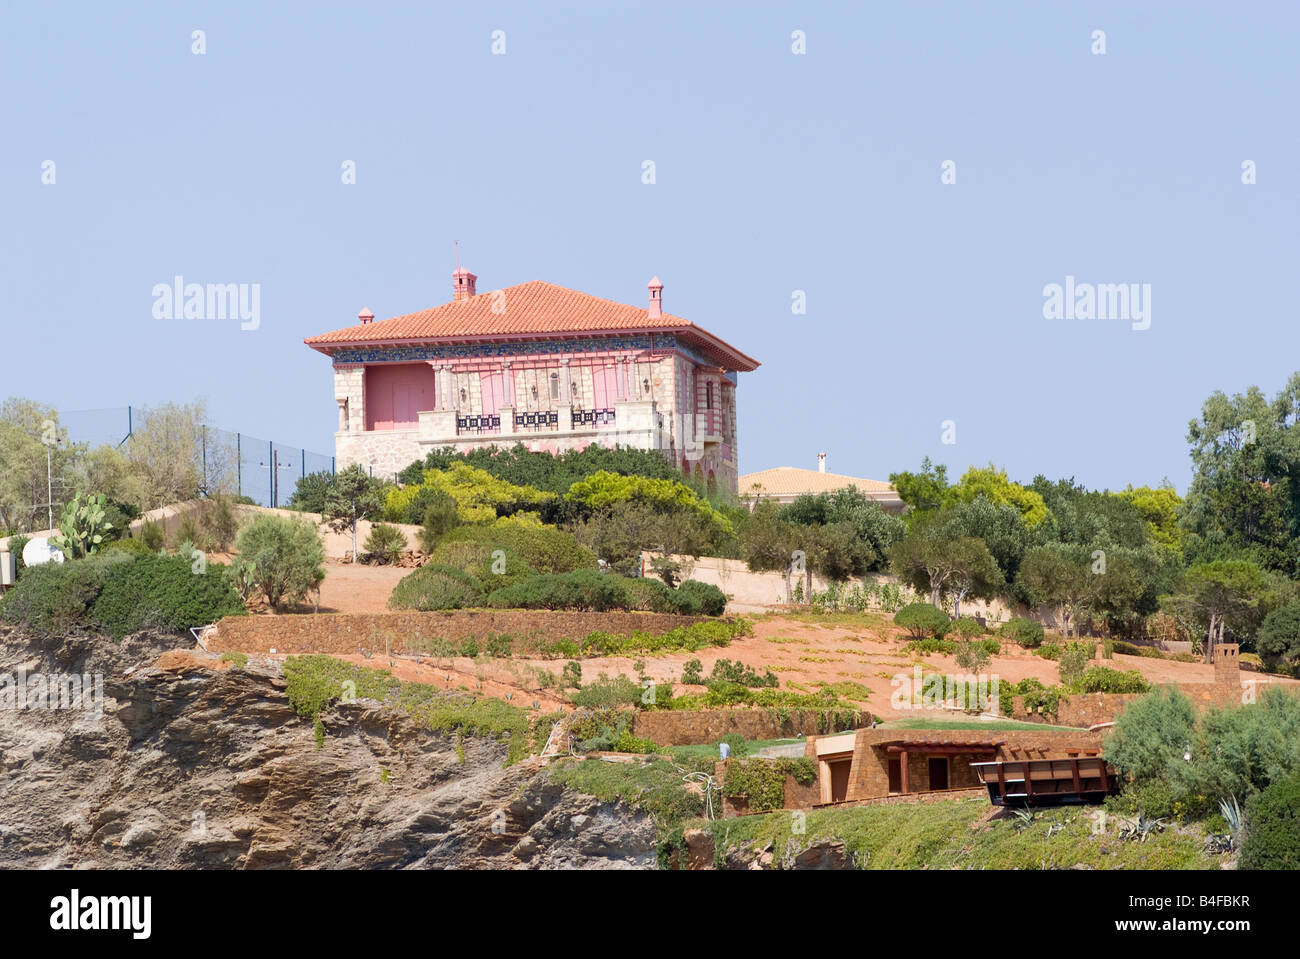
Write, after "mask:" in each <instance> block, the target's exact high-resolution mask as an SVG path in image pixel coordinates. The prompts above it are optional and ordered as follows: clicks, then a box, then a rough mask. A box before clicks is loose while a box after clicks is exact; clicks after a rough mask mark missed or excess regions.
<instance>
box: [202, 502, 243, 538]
mask: <svg viewBox="0 0 1300 959" xmlns="http://www.w3.org/2000/svg"><path fill="white" fill-rule="evenodd" d="M202 526H203V530H204V532H205V533H207V535H208V538H209V539H210V540H211V543H212V547H213V548H214V549H216V550H219V551H221V552H223V553H224V552H225V551H226V550H228V549H230V544H231V543H233V542H234V541H235V536H236V535H237V534H238V533H239V524H238V523H237V522H236V520H235V511H234V509H233V508H231V505H230V499H229V497H226V496H223V495H222V494H220V493H218V494H217V495H216V496H213V497H211V498H210V499H208V500H206V501H205V502H204V504H203V519H202Z"/></svg>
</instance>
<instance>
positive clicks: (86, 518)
mask: <svg viewBox="0 0 1300 959" xmlns="http://www.w3.org/2000/svg"><path fill="white" fill-rule="evenodd" d="M112 528H113V524H112V523H110V522H109V521H108V497H106V496H105V495H104V494H103V493H100V494H99V495H97V496H89V497H87V498H86V501H85V502H84V503H83V502H82V501H81V493H77V495H76V496H74V497H73V498H72V502H71V503H69V504H68V505H67V506H66V507H65V508H64V510H63V516H62V517H60V519H59V532H58V533H56V534H55V535H54V536H52V537H50V542H52V543H53V544H54V545H55V546H57V547H58V548H59V549H60V550H61V551H62V552H63V554H64V555H65V556H67V557H68V559H77V558H79V557H82V556H89V555H90V554H91V553H93V552H95V550H97V549H99V547H100V545H102V544H103V543H104V542H105V541H106V540H107V538H108V531H109V530H111V529H112Z"/></svg>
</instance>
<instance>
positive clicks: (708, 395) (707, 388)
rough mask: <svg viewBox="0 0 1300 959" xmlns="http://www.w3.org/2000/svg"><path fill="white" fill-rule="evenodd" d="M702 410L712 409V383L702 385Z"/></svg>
mask: <svg viewBox="0 0 1300 959" xmlns="http://www.w3.org/2000/svg"><path fill="white" fill-rule="evenodd" d="M704 408H705V409H706V410H711V409H713V384H712V383H706V384H704Z"/></svg>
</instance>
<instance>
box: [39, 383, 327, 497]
mask: <svg viewBox="0 0 1300 959" xmlns="http://www.w3.org/2000/svg"><path fill="white" fill-rule="evenodd" d="M138 414H139V410H138V409H137V408H135V407H130V406H127V407H115V408H107V409H100V410H68V411H66V412H63V411H61V412H60V413H59V427H60V428H61V430H62V431H64V435H65V438H66V439H67V440H68V442H70V443H85V444H87V445H88V446H89V447H91V448H93V447H96V446H104V445H109V446H122V447H124V448H128V449H129V446H130V442H129V441H130V437H131V433H132V431H133V429H134V428H135V427H136V426H138V425H139V415H138ZM199 456H200V459H201V463H202V477H203V478H202V489H203V490H204V491H208V490H216V489H219V488H225V489H227V490H230V491H233V492H234V494H235V495H236V496H248V497H250V498H251V499H253V500H254V501H255V502H256V503H258V504H259V505H261V506H283V505H284V504H285V503H287V502H288V501H289V498H290V497H291V496H293V491H294V489H296V488H297V485H298V480H300V479H302V478H303V477H304V476H306V475H307V474H309V473H318V472H328V473H331V474H332V473H333V472H334V470H335V463H334V457H333V456H329V455H326V454H325V453H316V452H313V451H312V450H308V449H304V448H303V447H301V446H290V445H288V444H285V443H279V442H276V441H275V440H269V439H265V438H263V437H260V436H253V435H251V434H248V433H239V432H232V431H230V430H223V429H220V428H219V427H215V426H206V425H205V426H204V427H203V430H202V435H201V438H200V450H199Z"/></svg>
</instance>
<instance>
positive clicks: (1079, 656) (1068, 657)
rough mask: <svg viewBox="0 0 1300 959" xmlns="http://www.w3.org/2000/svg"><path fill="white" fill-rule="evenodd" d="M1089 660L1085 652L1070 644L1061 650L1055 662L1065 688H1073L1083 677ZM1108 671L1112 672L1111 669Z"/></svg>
mask: <svg viewBox="0 0 1300 959" xmlns="http://www.w3.org/2000/svg"><path fill="white" fill-rule="evenodd" d="M1090 659H1091V657H1090V656H1089V655H1088V652H1087V650H1085V649H1082V648H1080V647H1078V646H1076V645H1075V644H1074V643H1071V644H1070V646H1069V647H1068V648H1067V649H1064V650H1062V651H1061V658H1060V659H1059V660H1057V672H1058V673H1059V675H1060V677H1061V682H1062V683H1064V684H1065V685H1066V686H1070V687H1074V686H1075V684H1077V683H1078V682H1079V680H1080V679H1081V678H1082V677H1083V671H1084V670H1085V669H1087V668H1088V662H1089V660H1090ZM1102 668H1104V667H1102ZM1108 671H1109V672H1114V670H1113V669H1112V670H1108Z"/></svg>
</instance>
